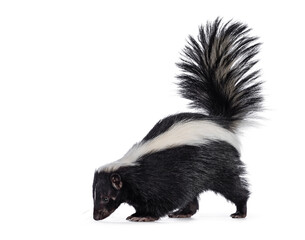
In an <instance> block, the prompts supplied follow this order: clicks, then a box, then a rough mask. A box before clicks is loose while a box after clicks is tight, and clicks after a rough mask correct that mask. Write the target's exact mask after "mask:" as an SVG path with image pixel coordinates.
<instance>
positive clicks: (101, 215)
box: [93, 209, 114, 221]
mask: <svg viewBox="0 0 305 240" xmlns="http://www.w3.org/2000/svg"><path fill="white" fill-rule="evenodd" d="M113 212H114V210H112V211H107V210H106V209H102V210H96V209H94V210H93V219H94V220H96V221H99V220H103V219H105V218H106V217H109V216H110V214H111V213H113Z"/></svg>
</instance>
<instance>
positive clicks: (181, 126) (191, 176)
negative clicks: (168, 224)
mask: <svg viewBox="0 0 305 240" xmlns="http://www.w3.org/2000/svg"><path fill="white" fill-rule="evenodd" d="M248 31H249V29H248V28H247V27H246V26H245V25H243V24H240V23H230V22H229V23H227V24H225V25H222V26H221V23H220V20H219V19H216V21H215V22H213V23H212V24H207V26H206V28H205V29H204V28H203V27H201V28H200V32H199V37H198V41H196V40H195V39H194V38H192V37H190V38H189V45H188V46H187V47H186V48H185V50H184V54H185V57H184V58H183V59H182V61H181V63H179V64H178V66H179V67H180V68H181V69H182V70H183V73H182V74H181V75H180V76H178V79H179V80H180V82H179V86H180V92H181V94H182V96H183V97H185V98H187V99H189V100H191V101H192V102H191V105H192V106H193V107H195V108H198V109H201V110H202V111H204V112H205V114H203V113H180V114H176V115H172V116H169V117H167V118H165V119H163V120H160V121H159V122H158V123H157V124H156V125H155V126H154V127H153V128H152V130H151V131H150V132H149V133H148V134H147V135H146V136H145V137H144V138H143V140H142V141H140V142H139V143H137V144H135V145H134V146H133V147H132V148H131V149H130V150H129V151H128V152H127V153H126V155H125V156H124V157H122V158H121V159H120V160H118V161H116V162H113V163H110V164H108V165H105V166H103V167H100V168H99V169H98V170H97V171H96V173H95V177H94V183H93V195H94V203H95V206H94V219H96V220H100V219H103V218H105V217H107V216H109V215H110V214H111V213H112V212H113V211H114V210H115V209H116V208H117V207H118V206H119V205H120V204H121V203H122V202H127V203H129V204H130V205H132V206H133V207H134V208H135V209H136V213H135V214H133V215H131V216H130V217H128V219H129V220H133V221H152V220H156V219H158V218H159V217H162V216H164V215H166V214H169V216H170V217H190V216H191V215H193V214H194V213H195V212H196V211H197V209H198V201H197V198H198V195H199V194H200V193H202V192H203V191H206V190H212V191H214V192H217V193H220V194H221V195H223V196H224V197H225V198H226V199H228V200H230V201H231V202H233V203H234V204H235V205H236V207H237V211H236V213H234V214H232V215H231V216H232V217H245V216H246V213H247V207H246V203H247V199H248V197H249V190H248V185H247V182H246V180H245V179H244V178H243V175H244V174H245V169H244V165H243V163H242V162H241V161H240V152H239V151H240V150H239V141H238V137H237V135H236V132H237V130H238V127H239V125H240V123H241V122H243V121H244V120H245V119H247V118H248V117H249V116H250V115H251V114H252V113H254V112H256V111H257V110H259V109H260V107H261V102H262V97H261V96H260V82H255V81H254V80H255V79H256V78H257V76H258V71H254V72H251V73H248V72H249V70H250V69H251V67H252V66H253V65H254V64H255V63H256V61H253V60H252V58H253V56H254V55H255V54H256V53H257V51H258V46H259V44H255V43H254V42H255V40H256V38H251V37H248V36H247V33H248ZM175 209H178V210H177V211H176V212H173V213H172V211H173V210H175Z"/></svg>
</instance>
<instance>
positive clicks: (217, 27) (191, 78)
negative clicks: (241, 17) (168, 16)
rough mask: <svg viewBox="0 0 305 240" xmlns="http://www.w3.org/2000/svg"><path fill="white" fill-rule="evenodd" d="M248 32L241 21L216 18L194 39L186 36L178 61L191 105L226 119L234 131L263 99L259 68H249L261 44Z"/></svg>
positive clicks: (182, 88)
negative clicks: (186, 40)
mask: <svg viewBox="0 0 305 240" xmlns="http://www.w3.org/2000/svg"><path fill="white" fill-rule="evenodd" d="M249 31H250V29H249V28H248V27H247V26H246V25H244V24H242V23H238V22H234V23H233V22H231V21H230V22H228V23H226V24H222V23H221V20H220V19H219V18H217V19H216V20H215V21H214V22H212V23H207V25H206V27H203V26H201V27H200V28H199V35H198V39H197V40H195V39H194V38H193V37H192V36H190V37H189V41H188V45H187V46H186V47H185V49H184V51H183V53H184V55H183V57H182V58H181V62H180V63H178V64H177V65H178V67H179V68H180V69H181V70H182V73H181V74H180V75H179V76H178V79H179V83H178V85H179V89H180V93H181V94H182V96H183V97H184V98H186V99H189V100H191V104H190V105H191V106H192V107H193V108H198V109H202V110H204V111H205V112H206V113H207V114H208V115H210V116H215V117H220V118H223V119H224V120H227V121H228V123H229V126H228V127H229V128H231V129H233V130H234V129H235V128H236V127H237V126H238V123H239V122H240V121H243V120H245V119H247V118H249V117H250V116H252V115H253V113H255V112H257V111H259V110H260V109H261V105H262V100H263V98H262V95H261V81H257V78H258V76H259V70H256V71H251V69H252V67H253V66H254V65H255V64H256V63H257V60H254V59H253V58H254V56H255V55H256V54H257V53H258V48H259V46H260V43H257V38H256V37H250V36H249V35H248V33H249Z"/></svg>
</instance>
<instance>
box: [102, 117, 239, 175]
mask: <svg viewBox="0 0 305 240" xmlns="http://www.w3.org/2000/svg"><path fill="white" fill-rule="evenodd" d="M215 140H216V141H217V140H219V141H225V142H227V143H229V144H231V145H232V146H233V147H235V148H236V149H237V151H239V150H240V147H239V140H238V138H237V136H236V134H234V133H232V132H231V131H229V130H227V129H225V128H223V127H221V126H220V125H218V124H216V123H214V122H211V121H208V120H195V121H182V122H178V123H176V124H174V125H173V126H171V127H170V128H169V129H168V130H167V131H166V132H164V133H162V134H160V135H158V136H157V137H155V138H153V139H150V140H148V141H144V142H139V143H136V144H135V145H134V146H133V147H132V148H131V149H130V150H129V151H128V152H127V153H126V154H125V155H124V156H123V157H122V158H121V159H119V160H117V161H115V162H112V163H109V164H107V165H104V166H102V167H100V168H99V169H98V172H101V171H104V172H111V171H115V170H117V169H118V168H120V167H123V166H134V165H136V164H137V160H138V159H139V158H140V157H141V156H143V155H145V154H148V153H151V152H158V151H162V150H165V149H168V148H172V147H178V146H182V145H191V146H199V145H203V144H207V143H208V142H210V141H215Z"/></svg>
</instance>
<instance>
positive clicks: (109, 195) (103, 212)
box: [93, 171, 123, 220]
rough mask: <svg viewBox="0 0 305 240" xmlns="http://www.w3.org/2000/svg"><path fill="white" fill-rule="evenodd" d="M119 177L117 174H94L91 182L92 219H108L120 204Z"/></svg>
mask: <svg viewBox="0 0 305 240" xmlns="http://www.w3.org/2000/svg"><path fill="white" fill-rule="evenodd" d="M122 186H123V183H122V180H121V176H120V175H119V174H118V173H105V172H97V171H96V172H95V174H94V180H93V201H94V209H93V218H94V220H102V219H104V218H106V217H108V216H109V215H110V214H111V213H113V212H114V210H115V209H117V208H118V206H120V204H121V199H120V197H121V188H122Z"/></svg>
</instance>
